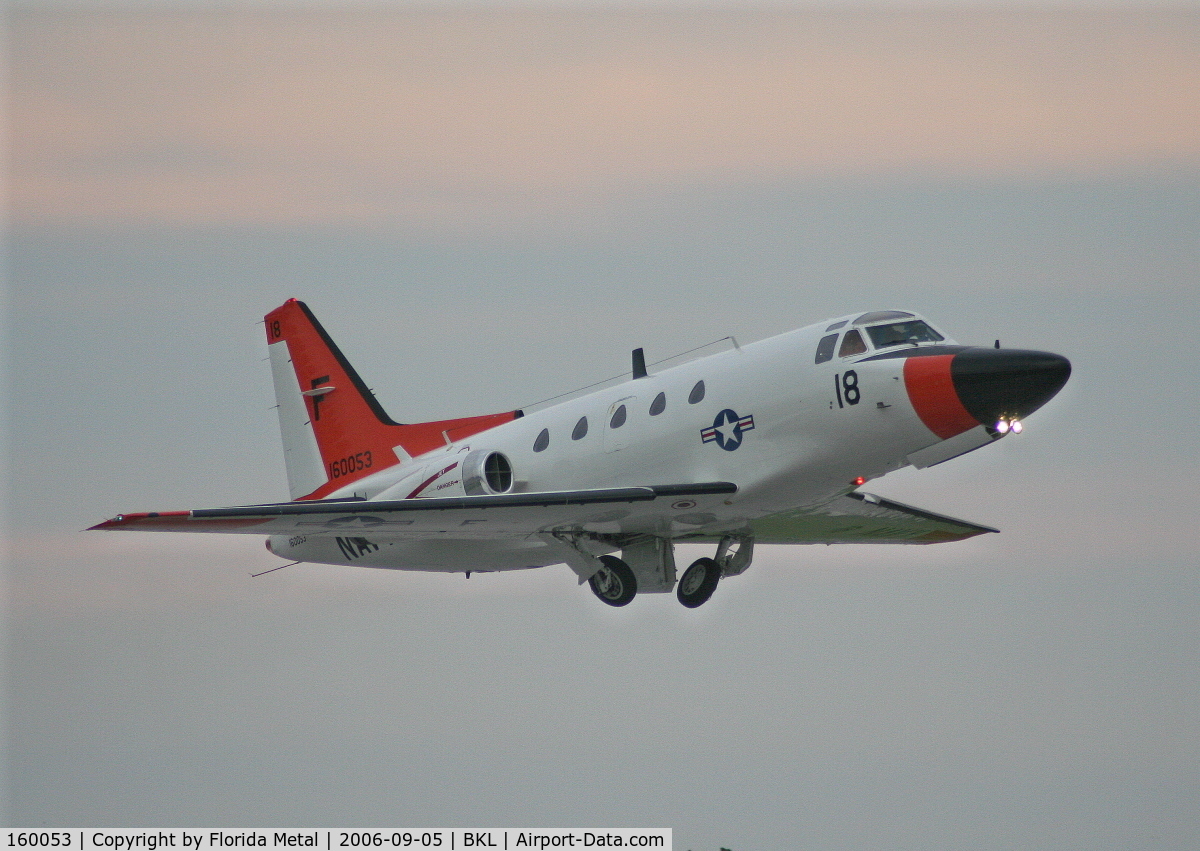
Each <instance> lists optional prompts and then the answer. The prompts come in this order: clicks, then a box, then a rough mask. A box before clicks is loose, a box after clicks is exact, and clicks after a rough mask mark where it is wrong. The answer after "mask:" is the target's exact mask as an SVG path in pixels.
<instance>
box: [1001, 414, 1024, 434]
mask: <svg viewBox="0 0 1200 851" xmlns="http://www.w3.org/2000/svg"><path fill="white" fill-rule="evenodd" d="M1024 430H1025V426H1023V425H1021V421H1020V420H1018V419H1017V418H1016V417H1014V418H1013V419H1011V420H1005V419H1002V420H1000V421H999V422H997V423H996V431H997V433H999V434H1008V433H1009V432H1010V431H1011V432H1012V433H1013V434H1020V433H1021V432H1023V431H1024Z"/></svg>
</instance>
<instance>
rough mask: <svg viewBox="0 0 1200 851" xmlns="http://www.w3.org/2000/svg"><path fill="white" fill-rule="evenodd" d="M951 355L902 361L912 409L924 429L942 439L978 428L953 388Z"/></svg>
mask: <svg viewBox="0 0 1200 851" xmlns="http://www.w3.org/2000/svg"><path fill="white" fill-rule="evenodd" d="M952 360H954V355H932V356H930V357H921V358H917V357H912V358H905V360H904V387H905V389H906V390H907V391H908V399H909V401H910V402H912V406H913V410H914V411H916V412H917V416H918V417H920V418H921V422H923V423H925V427H926V428H928V429H929V430H930V431H931V432H933V433H934V434H936V435H937V436H938V437H940V438H942V439H943V440H945V439H947V438H950V437H954V436H955V435H956V434H962V433H963V432H964V431H967V430H968V429H972V428H975V426H977V425H979V421H978V420H976V419H975V418H974V417H973V416H971V414H970V413H968V411H967V409H966V408H964V407H963V404H962V402H961V401H960V400H959V398H958V393H957V392H956V391H955V389H954V378H953V376H952V375H951V374H950V362H951V361H952Z"/></svg>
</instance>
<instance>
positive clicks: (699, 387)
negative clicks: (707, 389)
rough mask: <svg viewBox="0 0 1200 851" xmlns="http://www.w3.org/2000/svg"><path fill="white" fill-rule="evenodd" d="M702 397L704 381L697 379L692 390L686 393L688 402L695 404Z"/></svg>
mask: <svg viewBox="0 0 1200 851" xmlns="http://www.w3.org/2000/svg"><path fill="white" fill-rule="evenodd" d="M703 399H704V382H703V381H702V380H701V381H697V382H696V386H695V387H693V388H692V392H691V393H689V394H688V404H689V405H695V404H696V403H697V402H700V401H701V400H703Z"/></svg>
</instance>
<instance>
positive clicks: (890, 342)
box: [867, 319, 946, 349]
mask: <svg viewBox="0 0 1200 851" xmlns="http://www.w3.org/2000/svg"><path fill="white" fill-rule="evenodd" d="M867 334H869V335H870V337H871V342H872V343H874V344H875V348H877V349H886V348H889V347H891V346H906V345H916V344H917V343H940V342H941V341H942V340H944V339H946V338H945V337H943V336H942V335H941V334H939V333H938V332H937V331H934V330H933V329H932V328H930V327H929V326H928V325H926V324H925V323H924V322H923V321H921V320H920V319H911V320H909V321H908V322H893V323H891V324H889V325H873V326H871V327H870V328H868V329H867Z"/></svg>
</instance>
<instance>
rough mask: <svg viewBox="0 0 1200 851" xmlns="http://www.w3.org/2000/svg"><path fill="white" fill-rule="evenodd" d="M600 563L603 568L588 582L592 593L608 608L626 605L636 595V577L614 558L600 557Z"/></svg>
mask: <svg viewBox="0 0 1200 851" xmlns="http://www.w3.org/2000/svg"><path fill="white" fill-rule="evenodd" d="M600 563H601V564H603V565H604V566H603V567H601V568H600V569H599V570H597V571H596V572H595V574H593V575H592V578H591V579H589V580H588V585H590V586H592V593H593V594H595V595H596V596H597V597H599V598H600V599H601V600H602V601H603V602H605V603H608V605H610V606H624V605H627V604H628V603H629V601H630V600H632V599H633V597H634V595H635V594H637V577H636V576H634V575H633V571H632V570H630V569H629V565H627V564H626V563H625V562H623V561H621V560H620V559H619V558H617V557H616V556H600Z"/></svg>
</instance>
